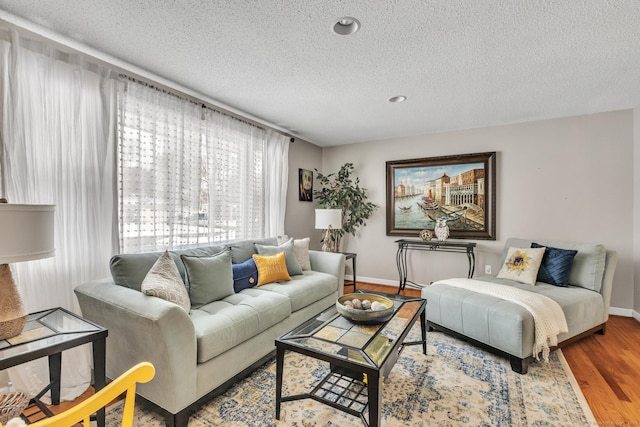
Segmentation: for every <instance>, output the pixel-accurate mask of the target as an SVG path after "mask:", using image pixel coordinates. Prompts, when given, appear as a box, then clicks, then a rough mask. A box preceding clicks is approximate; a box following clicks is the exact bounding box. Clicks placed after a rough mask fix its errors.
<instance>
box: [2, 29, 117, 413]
mask: <svg viewBox="0 0 640 427" xmlns="http://www.w3.org/2000/svg"><path fill="white" fill-rule="evenodd" d="M1 31H5V30H1ZM1 31H0V58H1V61H0V64H1V65H0V73H1V76H0V97H1V99H0V102H1V105H2V119H1V120H2V123H1V125H2V128H1V129H2V133H1V137H2V139H1V140H0V144H1V148H2V156H1V157H0V158H1V165H0V167H1V176H2V181H3V183H4V186H3V187H4V188H2V189H1V191H3V192H4V195H5V196H6V197H7V199H8V200H9V202H12V203H33V204H40V203H46V204H54V205H56V214H55V246H56V255H55V257H53V258H49V259H45V260H39V261H32V262H25V263H18V264H14V265H12V266H11V268H12V270H13V273H14V277H15V279H16V282H17V284H18V286H19V288H20V293H21V295H22V299H23V302H24V304H25V306H26V309H27V311H29V312H34V311H39V310H44V309H47V308H52V307H57V306H60V307H64V308H67V309H69V310H71V311H74V312H76V313H79V312H80V311H79V307H78V304H77V300H76V298H75V295H74V293H73V289H74V287H75V286H77V285H79V284H81V283H83V282H86V281H88V280H91V279H96V278H99V277H105V276H108V275H109V270H108V260H109V258H110V256H111V255H112V254H113V253H114V252H115V251H116V246H115V243H117V240H116V239H115V234H114V232H113V231H114V213H115V212H114V206H115V205H114V175H113V174H114V170H115V165H114V158H115V155H114V153H115V152H114V139H115V135H114V132H115V129H116V127H115V126H116V123H115V107H116V103H115V97H114V94H115V91H114V81H113V80H111V79H109V78H107V77H106V71H105V70H98V69H97V68H96V67H94V66H89V65H88V64H84V63H82V62H81V61H80V60H79V59H78V58H75V57H73V56H70V55H68V54H61V53H60V52H57V51H56V50H54V49H52V48H48V47H47V46H46V45H44V44H41V43H36V42H32V41H27V40H23V39H20V38H19V37H18V35H17V34H16V33H15V32H12V33H7V32H1ZM9 375H10V377H11V380H12V381H13V383H14V384H15V385H16V388H17V389H21V390H24V391H27V392H29V393H30V394H32V395H33V394H35V393H36V392H38V391H40V390H41V389H42V388H44V386H45V385H46V384H48V381H47V378H48V377H49V376H48V367H47V364H46V359H40V360H38V361H36V362H35V363H30V364H26V365H20V367H17V368H11V369H10V372H9ZM90 378H91V374H90V347H89V345H85V346H82V347H81V348H77V349H75V350H69V351H65V352H64V353H63V355H62V391H61V397H62V399H63V400H69V399H73V398H75V397H76V396H77V395H79V394H80V393H82V392H83V391H84V390H86V388H87V386H88V384H89V382H90Z"/></svg>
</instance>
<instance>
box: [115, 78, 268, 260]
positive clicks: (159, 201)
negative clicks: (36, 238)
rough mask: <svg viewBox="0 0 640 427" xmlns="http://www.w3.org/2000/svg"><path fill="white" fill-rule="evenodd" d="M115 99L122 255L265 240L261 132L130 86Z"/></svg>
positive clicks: (154, 91) (145, 88)
mask: <svg viewBox="0 0 640 427" xmlns="http://www.w3.org/2000/svg"><path fill="white" fill-rule="evenodd" d="M118 98H119V99H118V101H119V103H118V105H119V108H118V170H119V173H118V192H119V205H118V208H119V229H120V247H121V250H122V251H123V252H144V251H155V250H164V249H173V248H180V247H189V246H197V245H202V244H205V243H214V242H226V241H232V240H239V239H246V238H253V237H263V236H264V230H265V226H264V216H265V212H264V209H265V208H264V186H265V178H264V175H265V174H264V167H263V166H264V155H265V131H264V129H261V128H258V127H256V126H255V125H252V124H249V123H246V122H244V121H241V120H239V119H236V118H233V117H230V116H227V115H225V114H222V113H219V112H217V111H213V110H211V109H208V108H203V107H202V105H200V104H196V103H194V102H192V101H189V100H186V99H182V98H180V97H178V96H176V95H173V94H169V93H166V92H164V91H162V90H159V89H156V88H153V87H150V86H148V85H145V84H142V83H138V82H135V81H130V80H127V81H126V82H124V83H123V85H122V87H121V89H120V90H119V94H118Z"/></svg>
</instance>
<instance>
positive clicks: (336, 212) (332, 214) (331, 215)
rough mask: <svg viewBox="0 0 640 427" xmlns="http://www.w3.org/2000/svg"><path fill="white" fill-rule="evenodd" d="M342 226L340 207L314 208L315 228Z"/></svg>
mask: <svg viewBox="0 0 640 427" xmlns="http://www.w3.org/2000/svg"><path fill="white" fill-rule="evenodd" d="M329 227H331V228H333V229H334V230H339V229H341V228H342V209H316V228H317V229H320V230H326V229H328V228H329Z"/></svg>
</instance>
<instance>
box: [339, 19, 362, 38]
mask: <svg viewBox="0 0 640 427" xmlns="http://www.w3.org/2000/svg"><path fill="white" fill-rule="evenodd" d="M359 29H360V21H358V20H357V19H356V18H352V17H350V16H345V17H343V18H340V19H338V22H336V23H335V24H333V32H334V33H336V34H338V35H340V36H349V35H351V34H353V33H355V32H356V31H358V30H359Z"/></svg>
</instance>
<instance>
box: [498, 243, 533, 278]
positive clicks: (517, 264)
mask: <svg viewBox="0 0 640 427" xmlns="http://www.w3.org/2000/svg"><path fill="white" fill-rule="evenodd" d="M544 250H545V248H544V247H541V248H509V251H508V252H507V258H506V260H505V262H504V265H503V266H502V268H501V269H500V272H499V273H498V276H497V277H498V278H499V279H511V280H515V281H517V282H521V283H526V284H528V285H531V286H535V284H536V277H538V270H539V269H540V264H541V263H542V257H543V256H544Z"/></svg>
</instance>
